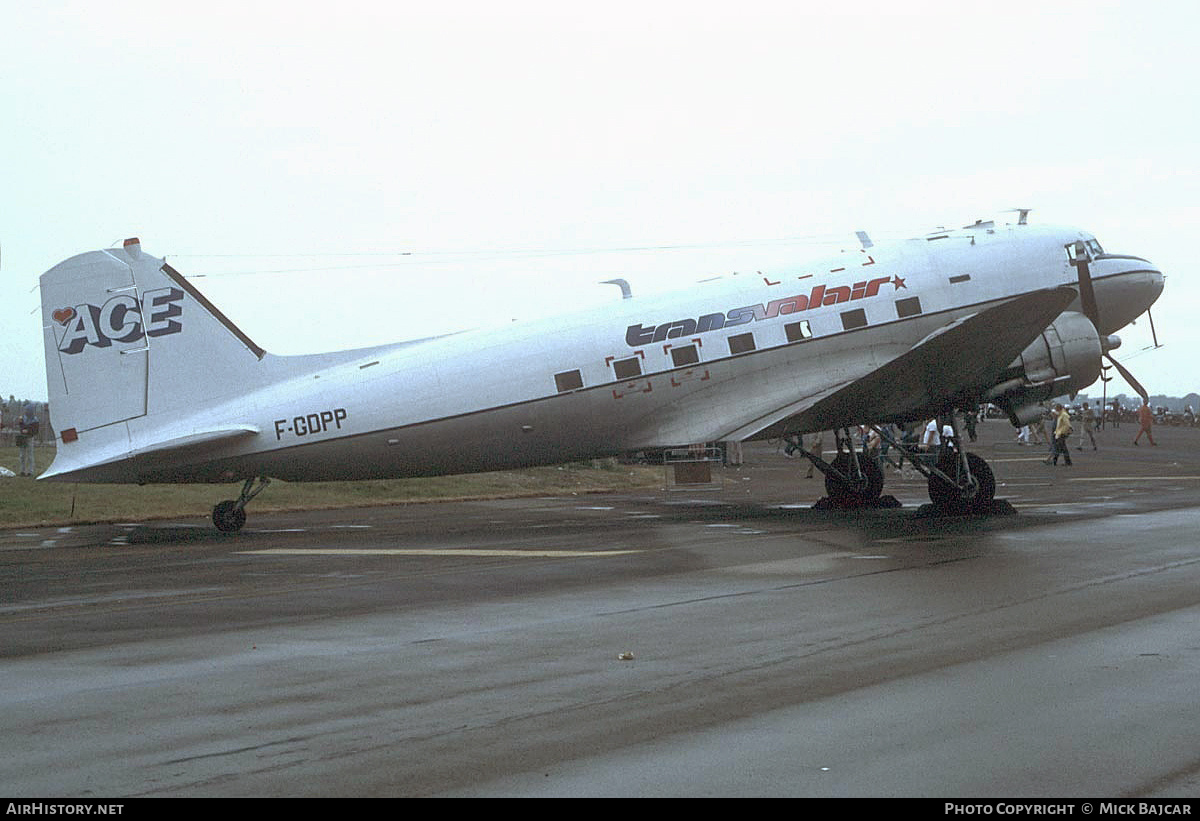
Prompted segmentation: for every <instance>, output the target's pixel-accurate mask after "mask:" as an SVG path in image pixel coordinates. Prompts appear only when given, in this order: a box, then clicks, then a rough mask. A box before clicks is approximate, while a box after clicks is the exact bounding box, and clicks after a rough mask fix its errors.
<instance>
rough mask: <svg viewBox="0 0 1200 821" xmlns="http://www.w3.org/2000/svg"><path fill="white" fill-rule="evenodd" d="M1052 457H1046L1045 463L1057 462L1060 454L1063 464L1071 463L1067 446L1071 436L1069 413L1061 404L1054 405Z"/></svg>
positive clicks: (1068, 464)
mask: <svg viewBox="0 0 1200 821" xmlns="http://www.w3.org/2000/svg"><path fill="white" fill-rule="evenodd" d="M1054 413H1055V417H1054V457H1053V459H1047V460H1046V464H1047V465H1049V464H1055V465H1057V464H1058V457H1059V456H1061V457H1062V458H1063V461H1064V462H1065V464H1066V465H1067V466H1068V467H1070V465H1071V451H1070V449H1069V448H1068V447H1067V439H1068V438H1069V437H1070V436H1071V414H1070V412H1068V411H1067V409H1066V408H1064V407H1063V406H1062V405H1055V406H1054Z"/></svg>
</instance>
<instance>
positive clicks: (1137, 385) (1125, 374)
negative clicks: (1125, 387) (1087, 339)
mask: <svg viewBox="0 0 1200 821" xmlns="http://www.w3.org/2000/svg"><path fill="white" fill-rule="evenodd" d="M1104 358H1105V359H1107V360H1108V361H1109V362H1111V363H1113V367H1115V368H1116V369H1117V372H1118V373H1120V374H1121V377H1122V378H1123V379H1124V380H1125V381H1126V382H1128V383H1129V387H1131V388H1133V389H1134V390H1135V391H1137V393H1138V396H1140V397H1142V401H1143V402H1145V403H1146V404H1147V405H1149V404H1150V394H1148V393H1146V389H1145V388H1143V387H1142V383H1141V382H1139V381H1137V380H1136V379H1134V378H1133V374H1131V373H1130V372H1129V371H1128V370H1126V369H1125V366H1124V365H1122V364H1121V363H1120V362H1118V361H1117V360H1115V359H1113V358H1112V357H1111V356H1109V355H1108V354H1105V355H1104Z"/></svg>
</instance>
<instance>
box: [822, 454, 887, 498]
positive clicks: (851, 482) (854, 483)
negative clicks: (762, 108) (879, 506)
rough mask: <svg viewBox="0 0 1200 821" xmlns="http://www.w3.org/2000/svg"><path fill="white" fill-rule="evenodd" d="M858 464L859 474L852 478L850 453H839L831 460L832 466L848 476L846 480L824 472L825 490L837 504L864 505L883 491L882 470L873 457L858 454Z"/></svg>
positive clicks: (852, 468) (852, 470)
mask: <svg viewBox="0 0 1200 821" xmlns="http://www.w3.org/2000/svg"><path fill="white" fill-rule="evenodd" d="M858 466H859V468H860V471H861V475H860V476H858V477H857V478H854V467H853V465H852V464H851V461H850V454H848V453H839V454H838V455H837V458H835V459H834V460H833V464H832V467H833V469H834V470H836V471H837V472H838V473H840V474H842V475H843V476H846V477H848V478H847V480H846V481H842V480H841V479H838V478H837V477H836V476H833V475H831V474H828V473H826V474H825V492H826V493H828V494H829V499H830V500H831V501H832V502H833V503H834V504H838V505H849V506H855V505H865V504H870V503H872V502H874V501H875V500H876V499H878V498H879V494H880V493H882V492H883V471H882V470H880V469H879V465H877V464H876V463H875V460H874V459H868V458H867V457H865V456H863V455H861V454H859V456H858Z"/></svg>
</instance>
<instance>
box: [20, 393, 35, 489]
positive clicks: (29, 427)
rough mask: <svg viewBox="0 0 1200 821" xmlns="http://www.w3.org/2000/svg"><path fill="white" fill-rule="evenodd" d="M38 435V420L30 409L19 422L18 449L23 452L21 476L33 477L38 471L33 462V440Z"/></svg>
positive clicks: (27, 409)
mask: <svg viewBox="0 0 1200 821" xmlns="http://www.w3.org/2000/svg"><path fill="white" fill-rule="evenodd" d="M37 434H38V418H37V417H36V416H35V415H34V414H33V413H32V412H31V411H30V410H29V408H28V407H26V408H25V410H24V411H22V412H21V417H20V418H19V419H18V420H17V447H18V448H19V449H20V451H21V475H22V476H32V475H33V474H34V472H35V471H36V470H37V465H36V464H35V463H34V460H33V440H34V439H35V438H36V437H37Z"/></svg>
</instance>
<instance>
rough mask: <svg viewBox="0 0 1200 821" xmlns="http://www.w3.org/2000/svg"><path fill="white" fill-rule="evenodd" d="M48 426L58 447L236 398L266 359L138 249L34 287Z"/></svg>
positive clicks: (83, 258)
mask: <svg viewBox="0 0 1200 821" xmlns="http://www.w3.org/2000/svg"><path fill="white" fill-rule="evenodd" d="M41 295H42V329H43V330H42V333H43V339H44V344H45V351H46V379H47V385H48V389H49V394H50V414H51V422H52V424H53V425H54V429H55V432H56V434H57V435H58V436H59V437H60V438H61V440H62V442H63V443H68V442H72V441H75V440H76V439H78V438H79V437H80V435H82V434H85V433H87V432H90V431H97V434H96V436H97V437H99V435H100V434H99V430H100V429H105V433H106V435H105V436H104V437H103V438H105V439H109V438H112V437H119V436H121V435H122V433H121V431H120V430H119V428H121V427H123V426H121V425H119V424H118V423H121V422H127V421H130V420H133V419H136V418H138V417H141V416H145V415H147V414H151V413H159V412H171V411H173V410H180V411H182V410H184V409H190V408H194V407H195V406H196V405H197V404H199V403H202V402H209V401H213V400H216V399H219V398H220V397H222V396H224V395H227V394H230V393H233V392H237V391H244V390H246V389H247V388H249V387H250V386H252V385H253V384H254V383H255V381H256V380H257V378H258V377H259V375H260V374H261V373H262V371H261V368H260V367H259V366H260V364H261V361H262V359H263V358H264V356H266V353H265V352H264V351H263V349H262V348H260V347H258V346H257V345H255V344H254V343H253V342H252V341H251V340H250V339H249V337H247V336H246V335H245V334H244V333H242V331H241V330H239V329H238V328H237V327H236V326H235V325H234V324H233V323H232V322H230V321H229V320H228V319H227V318H226V317H225V316H224V315H223V314H222V313H221V312H220V311H219V310H217V309H216V308H215V307H214V306H213V305H212V304H211V303H210V302H209V301H208V300H207V299H205V298H204V296H203V295H202V294H201V293H200V292H199V291H198V290H196V288H195V286H193V285H192V284H191V283H189V282H188V281H187V280H185V279H184V278H183V277H182V276H180V275H179V274H178V273H177V272H176V271H174V270H173V269H172V268H171V267H170V266H169V265H167V264H166V262H165V261H163V260H162V259H158V258H156V257H152V256H150V255H149V254H146V253H144V252H143V251H142V249H141V243H140V242H139V241H138V240H137V239H130V240H126V241H125V243H124V246H123V247H121V248H109V249H106V250H102V251H91V252H88V253H85V254H80V255H78V256H75V257H72V258H71V259H68V260H66V261H64V262H62V263H60V264H58V265H56V266H54V267H53V268H51V269H50V270H49V271H47V272H46V273H44V274H42V277H41Z"/></svg>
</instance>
